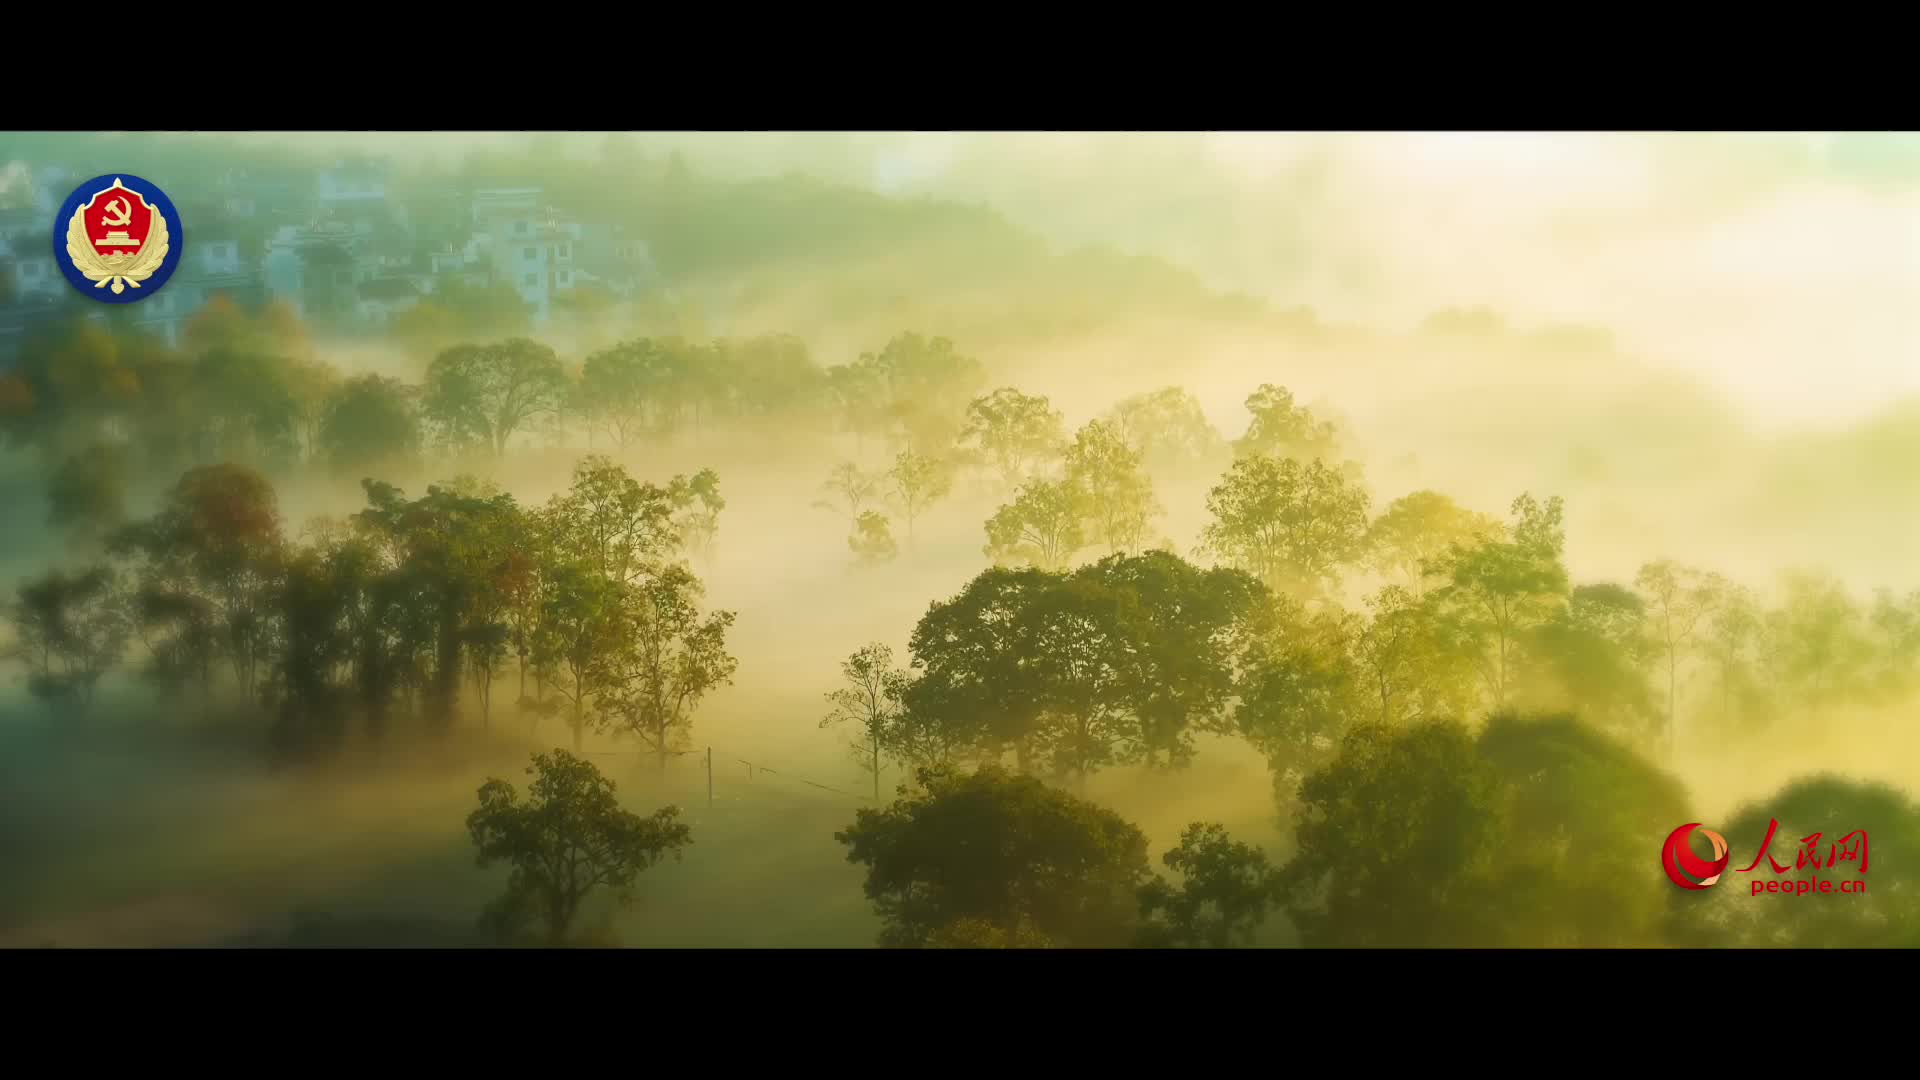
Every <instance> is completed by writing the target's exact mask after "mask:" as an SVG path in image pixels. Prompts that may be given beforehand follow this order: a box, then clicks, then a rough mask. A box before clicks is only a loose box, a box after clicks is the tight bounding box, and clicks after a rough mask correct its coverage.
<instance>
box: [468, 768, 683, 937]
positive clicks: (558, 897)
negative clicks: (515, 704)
mask: <svg viewBox="0 0 1920 1080" xmlns="http://www.w3.org/2000/svg"><path fill="white" fill-rule="evenodd" d="M527 773H528V774H529V775H531V776H533V777H534V781H533V783H532V785H531V786H530V788H529V790H528V792H527V798H525V799H524V800H523V799H521V798H520V796H519V793H518V792H516V791H515V790H514V787H513V785H512V784H509V783H507V782H506V781H505V780H499V779H489V780H488V781H487V782H486V783H485V784H483V785H481V787H480V793H479V799H480V807H479V809H477V810H475V811H473V813H471V814H469V815H467V832H468V834H469V835H470V836H472V838H473V843H474V847H475V848H477V849H478V855H477V861H478V863H479V865H480V866H482V867H485V866H489V865H491V864H493V863H495V862H505V863H507V864H508V865H510V866H511V867H512V868H513V872H512V874H511V875H510V876H509V877H508V878H507V891H506V892H505V893H504V894H503V895H502V896H500V898H499V899H497V900H495V901H494V902H493V903H492V904H490V905H489V906H488V908H487V911H486V914H485V915H484V916H482V925H483V926H484V927H486V928H488V929H491V930H493V931H494V932H496V933H497V934H499V935H500V936H501V937H503V938H511V937H513V936H515V935H517V934H519V933H521V932H522V931H524V930H526V929H528V928H529V927H530V926H538V927H539V928H540V929H541V930H543V931H544V932H545V936H544V943H545V944H547V945H559V944H562V943H564V942H565V941H566V938H567V934H568V932H569V931H570V930H571V929H572V927H573V923H574V920H575V919H576V918H577V917H578V915H579V913H580V907H581V904H582V903H584V902H585V901H586V899H587V898H588V897H589V896H591V895H592V894H593V892H594V890H596V889H600V888H608V889H614V890H618V895H619V899H620V900H621V902H623V903H626V902H630V901H631V892H630V891H629V890H630V887H631V885H632V883H633V880H634V878H635V877H637V876H639V874H640V872H641V871H643V870H646V869H647V868H649V867H651V866H653V865H654V864H655V863H657V862H659V861H660V860H661V859H663V858H665V857H667V856H669V855H671V856H672V857H674V858H675V859H678V858H679V857H680V853H681V851H682V850H683V849H684V848H685V847H686V846H687V845H688V844H690V843H692V833H691V831H690V830H689V829H688V828H687V826H685V825H683V824H681V823H680V822H679V820H678V819H679V816H680V811H679V809H678V808H677V807H672V806H669V807H664V808H662V809H660V810H656V811H654V813H653V814H652V815H651V816H649V817H640V816H639V815H637V814H633V813H630V812H628V811H626V810H622V809H621V808H620V804H619V802H618V801H617V800H616V799H615V798H614V793H613V782H612V781H610V780H608V779H607V778H606V777H604V776H602V775H601V774H600V770H598V769H596V768H594V767H593V765H592V764H591V763H590V762H587V761H583V760H581V759H580V758H577V757H574V756H573V755H572V754H569V753H567V752H566V751H565V750H554V751H550V752H547V753H542V754H535V755H534V756H533V765H532V766H531V767H530V768H528V769H527Z"/></svg>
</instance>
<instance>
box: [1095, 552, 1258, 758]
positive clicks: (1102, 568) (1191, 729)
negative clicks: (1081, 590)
mask: <svg viewBox="0 0 1920 1080" xmlns="http://www.w3.org/2000/svg"><path fill="white" fill-rule="evenodd" d="M1074 576H1075V577H1076V578H1079V579H1081V580H1084V581H1088V582H1093V583H1096V584H1098V585H1100V586H1102V587H1103V588H1105V589H1107V590H1110V592H1111V593H1112V594H1114V595H1118V596H1123V597H1126V598H1128V602H1125V603H1124V605H1123V606H1122V607H1121V609H1120V610H1121V611H1123V612H1124V613H1125V614H1126V616H1127V620H1126V623H1125V625H1124V626H1123V628H1122V632H1123V633H1124V635H1125V638H1126V642H1127V650H1128V654H1127V656H1126V658H1125V663H1126V666H1127V680H1126V682H1125V685H1124V687H1123V689H1122V695H1123V700H1124V704H1125V708H1126V709H1127V710H1128V711H1129V712H1130V714H1131V717H1132V721H1131V723H1132V727H1131V729H1130V730H1129V731H1128V733H1127V738H1128V739H1129V740H1131V741H1132V742H1133V744H1134V745H1132V746H1130V747H1127V748H1126V749H1125V751H1124V752H1123V756H1124V757H1126V758H1128V759H1132V758H1135V757H1138V758H1140V759H1142V760H1144V761H1145V762H1146V763H1147V764H1148V765H1149V766H1153V767H1164V768H1177V767H1179V766H1182V765H1184V764H1186V762H1187V761H1189V760H1190V759H1191V758H1192V756H1193V737H1194V735H1195V734H1196V733H1199V732H1211V733H1230V732H1231V730H1232V729H1231V728H1230V726H1229V723H1228V720H1229V707H1230V705H1231V703H1232V700H1233V698H1234V696H1235V693H1236V688H1235V684H1234V678H1235V673H1236V669H1237V668H1238V667H1239V666H1240V665H1241V664H1243V663H1244V662H1245V660H1246V657H1247V655H1248V652H1249V649H1250V648H1251V647H1252V646H1253V643H1254V642H1253V639H1254V637H1255V635H1256V634H1257V633H1258V632H1259V630H1258V627H1259V624H1260V620H1261V617H1262V613H1263V611H1264V610H1265V609H1266V607H1267V606H1268V602H1269V601H1268V596H1267V592H1266V589H1265V588H1264V587H1262V586H1261V584H1260V583H1259V582H1258V581H1256V580H1254V579H1253V578H1252V577H1251V576H1249V575H1247V574H1245V573H1243V572H1241V571H1239V570H1232V569H1228V568H1225V567H1214V568H1211V569H1201V568H1200V567H1197V566H1195V565H1193V564H1192V563H1190V562H1187V561H1186V560H1185V559H1182V558H1180V557H1179V556H1178V555H1174V554H1173V553H1171V552H1166V551H1149V552H1145V553H1142V554H1140V555H1109V556H1107V557H1106V558H1104V559H1101V560H1100V561H1099V562H1097V563H1094V564H1092V565H1090V566H1084V567H1081V568H1080V569H1079V570H1077V571H1075V572H1074Z"/></svg>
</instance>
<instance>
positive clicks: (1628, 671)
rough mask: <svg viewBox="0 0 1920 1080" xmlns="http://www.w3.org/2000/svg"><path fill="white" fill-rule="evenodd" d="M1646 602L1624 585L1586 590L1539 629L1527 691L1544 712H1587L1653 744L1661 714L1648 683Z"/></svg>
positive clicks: (1650, 655) (1649, 646)
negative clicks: (1536, 661)
mask: <svg viewBox="0 0 1920 1080" xmlns="http://www.w3.org/2000/svg"><path fill="white" fill-rule="evenodd" d="M1646 621H1647V613H1646V604H1645V602H1644V601H1643V600H1641V598H1640V597H1639V596H1638V595H1637V594H1635V593H1634V592H1633V590H1631V589H1628V588H1625V587H1623V586H1620V585H1609V584H1600V585H1582V586H1580V587H1578V588H1576V589H1574V590H1573V592H1572V593H1571V594H1570V595H1569V596H1568V598H1567V606H1566V607H1564V608H1562V609H1561V610H1560V611H1558V612H1557V613H1555V614H1554V615H1553V617H1551V618H1550V619H1548V620H1547V621H1546V622H1544V623H1542V624H1540V625H1539V626H1537V627H1534V628H1533V630H1532V631H1531V632H1530V634H1529V637H1528V642H1527V644H1528V646H1529V651H1530V652H1531V653H1532V655H1533V656H1535V657H1536V658H1537V660H1538V664H1537V665H1536V670H1534V671H1532V672H1530V673H1529V675H1530V678H1529V679H1527V680H1525V683H1524V684H1523V686H1522V692H1523V694H1524V695H1525V696H1528V697H1530V698H1531V699H1532V700H1531V702H1530V704H1531V706H1532V707H1533V708H1534V709H1536V710H1541V709H1579V710H1580V711H1581V713H1582V714H1583V715H1584V716H1585V717H1586V718H1587V719H1588V720H1590V721H1593V722H1594V723H1596V724H1598V725H1599V726H1601V727H1603V728H1612V729H1614V730H1616V731H1618V732H1620V733H1621V734H1623V735H1625V736H1626V737H1628V738H1630V739H1633V740H1635V741H1636V742H1639V743H1641V744H1643V745H1644V744H1646V743H1647V742H1648V741H1649V739H1650V737H1651V736H1654V735H1656V734H1657V732H1656V726H1657V725H1658V723H1659V720H1658V716H1659V709H1658V707H1657V706H1656V705H1655V703H1654V699H1653V694H1652V692H1651V690H1650V688H1649V687H1648V685H1647V675H1646V672H1647V667H1648V665H1649V662H1650V661H1651V660H1652V659H1653V649H1652V642H1651V641H1650V640H1649V639H1648V636H1647V627H1646Z"/></svg>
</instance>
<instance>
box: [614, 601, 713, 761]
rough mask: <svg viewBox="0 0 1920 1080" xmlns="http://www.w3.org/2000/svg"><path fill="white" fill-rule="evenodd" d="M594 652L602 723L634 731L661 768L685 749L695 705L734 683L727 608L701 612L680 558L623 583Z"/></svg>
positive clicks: (617, 729) (620, 730)
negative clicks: (602, 641) (601, 644)
mask: <svg viewBox="0 0 1920 1080" xmlns="http://www.w3.org/2000/svg"><path fill="white" fill-rule="evenodd" d="M620 591H621V596H620V599H619V602H618V606H617V608H616V609H615V611H614V613H613V617H612V619H611V625H610V626H609V627H608V628H607V630H606V634H607V638H606V641H605V647H604V648H602V649H600V650H599V652H598V653H597V655H596V656H595V658H594V664H595V665H596V668H595V671H594V674H593V676H592V682H593V685H595V686H597V687H599V688H600V691H599V695H598V697H597V699H596V702H595V704H596V707H597V709H598V716H599V718H600V720H601V722H602V723H603V724H606V725H609V726H612V727H613V728H614V729H615V730H616V731H619V732H622V733H624V734H629V735H633V736H635V737H636V738H638V739H639V740H640V741H641V743H642V745H644V746H646V747H647V748H648V749H649V750H652V751H653V753H654V756H655V760H656V761H657V762H658V763H659V767H660V769H661V770H662V771H664V770H665V769H666V767H667V757H668V755H670V754H673V753H676V752H678V751H681V750H683V749H685V745H686V739H687V732H688V731H689V729H690V728H691V727H692V725H693V711H694V709H695V708H697V707H698V706H699V704H700V702H701V700H702V699H704V698H705V697H706V696H707V695H708V694H710V693H712V692H713V691H714V690H716V689H718V688H720V687H722V686H725V685H727V684H728V683H730V682H732V681H733V673H734V671H735V670H736V669H737V668H738V667H739V661H738V660H736V659H735V658H734V657H733V656H732V655H730V654H729V653H728V652H727V649H726V637H727V630H728V628H730V627H731V626H732V625H733V619H734V614H733V612H731V611H715V612H712V613H710V614H706V615H704V616H703V615H702V613H701V611H700V606H699V602H700V599H701V594H702V592H703V589H702V588H701V585H700V580H699V579H698V578H696V577H694V576H693V574H692V572H690V571H689V570H687V569H686V567H684V566H682V565H680V564H678V563H669V564H666V565H664V566H662V567H660V568H659V569H658V570H657V571H656V572H655V573H653V574H651V575H649V576H648V577H646V578H644V579H642V580H640V581H635V582H629V583H627V584H626V585H624V586H622V587H621V589H620Z"/></svg>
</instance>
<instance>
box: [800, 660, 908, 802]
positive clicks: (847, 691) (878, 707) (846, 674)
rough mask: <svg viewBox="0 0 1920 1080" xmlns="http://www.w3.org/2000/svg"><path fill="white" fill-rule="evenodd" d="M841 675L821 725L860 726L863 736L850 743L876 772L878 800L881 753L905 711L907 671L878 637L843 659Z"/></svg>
mask: <svg viewBox="0 0 1920 1080" xmlns="http://www.w3.org/2000/svg"><path fill="white" fill-rule="evenodd" d="M840 675H841V678H842V679H843V680H845V683H846V685H844V686H842V687H840V688H839V689H837V690H832V691H829V692H828V693H827V703H828V704H829V705H831V706H832V709H831V710H830V711H829V712H828V713H827V715H826V718H825V719H823V720H821V721H820V726H821V727H823V728H827V727H834V726H837V725H846V724H850V725H852V726H853V727H854V728H855V729H857V731H858V732H859V736H860V737H859V738H857V739H855V740H853V741H852V742H850V743H849V744H848V745H849V746H850V747H851V748H852V749H853V752H854V759H855V760H856V761H858V762H859V763H860V767H861V768H862V769H865V770H866V771H868V772H870V773H872V774H873V798H874V801H875V802H878V801H879V800H880V755H881V753H882V752H884V751H887V750H888V749H889V748H890V747H891V746H892V745H893V743H894V730H895V728H896V727H898V725H899V723H900V716H901V713H902V712H904V711H905V708H904V705H903V704H902V698H903V697H904V696H905V694H906V688H907V673H906V672H905V671H903V670H901V669H900V668H897V667H895V666H894V663H893V650H892V649H891V648H888V647H887V646H886V645H884V644H882V643H880V642H877V641H876V642H874V643H873V644H870V645H866V646H863V647H862V648H860V649H859V650H858V651H857V652H855V653H854V654H853V655H852V656H849V657H847V659H845V660H844V661H842V662H841V664H840Z"/></svg>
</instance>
